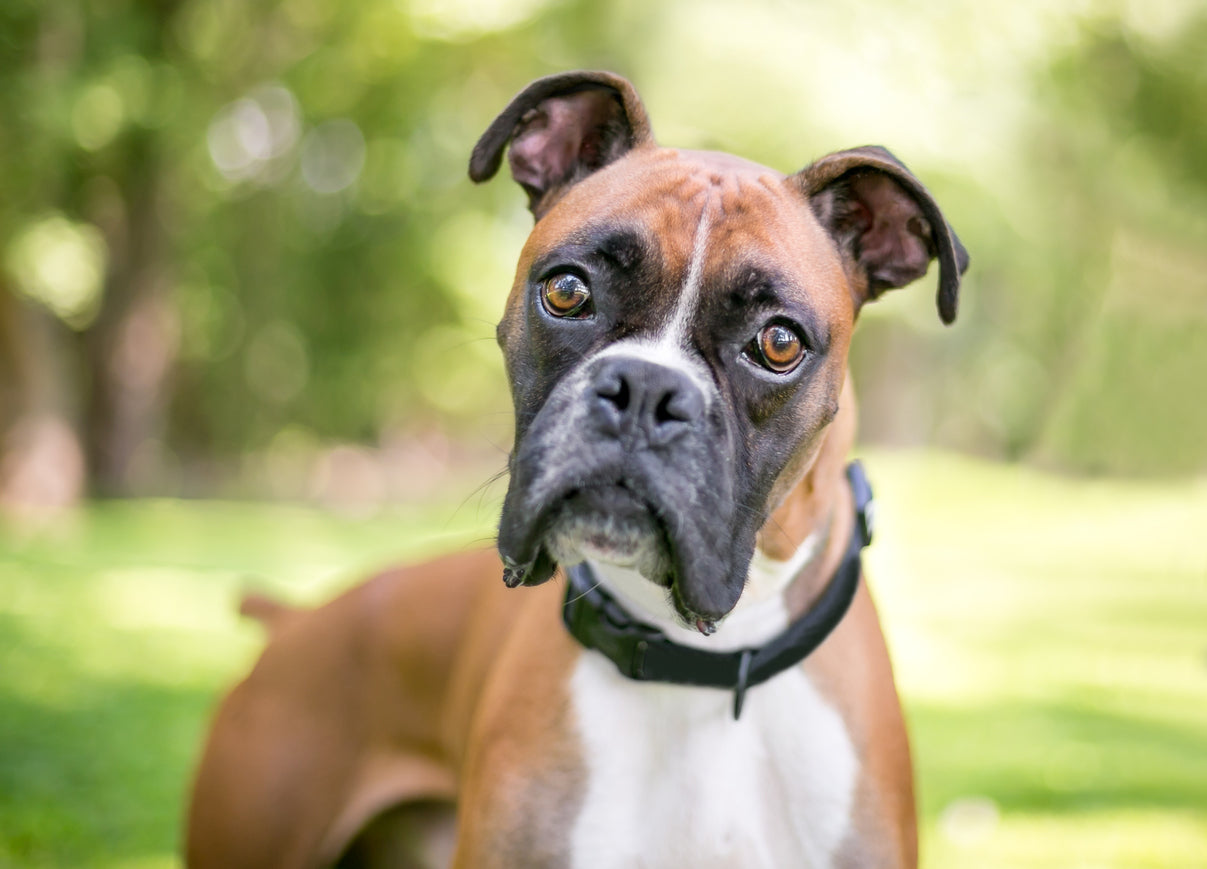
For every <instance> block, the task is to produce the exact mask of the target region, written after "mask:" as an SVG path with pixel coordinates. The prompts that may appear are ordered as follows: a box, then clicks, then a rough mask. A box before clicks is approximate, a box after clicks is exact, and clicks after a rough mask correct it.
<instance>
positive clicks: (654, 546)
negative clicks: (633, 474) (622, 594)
mask: <svg viewBox="0 0 1207 869" xmlns="http://www.w3.org/2000/svg"><path fill="white" fill-rule="evenodd" d="M543 537H544V543H543V545H544V547H545V548H546V549H547V550H548V551H549V553H550V555H551V556H552V557H553V559H554V560H555V561H557V562H559V563H561V564H564V565H567V566H568V565H572V564H576V563H578V562H579V561H582V560H583V559H592V560H595V561H600V562H605V563H607V564H614V565H617V566H618V567H626V568H631V569H633V570H636V571H637V572H638V573H640V574H642V575H643V576H644V577H646V578H647V579H649V580H650V581H651V582H653V583H655V584H656V585H661V586H664V587H668V588H669V587H670V586H671V585H672V583H673V580H674V577H673V562H672V558H671V552H672V547H671V541H670V538H669V537H668V535H667V531H666V526H665V523H664V521H663V519H662V513H661V511H660V510H659V509H658V508H657V507H656V506H655V505H654V504H652V503H651V502H650V501H649V500H647V499H645V498H643V497H641V496H640V495H638V494H637V493H636V492H635V491H633V489H632V488H631V487H630V485H629V484H628V483H626V482H625V481H623V480H618V481H615V482H612V483H608V484H603V485H596V486H591V487H589V488H581V489H574V490H572V491H570V492H569V493H567V495H566V496H565V497H564V498H562V499H561V500H560V502H559V503H557V504H556V505H555V506H554V509H553V510H551V511H550V515H549V519H548V524H547V527H546V529H545V532H544V535H543Z"/></svg>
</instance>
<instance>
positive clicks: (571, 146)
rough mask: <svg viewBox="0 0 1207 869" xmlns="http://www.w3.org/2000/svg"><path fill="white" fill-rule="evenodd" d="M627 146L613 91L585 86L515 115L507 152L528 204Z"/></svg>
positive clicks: (626, 133)
mask: <svg viewBox="0 0 1207 869" xmlns="http://www.w3.org/2000/svg"><path fill="white" fill-rule="evenodd" d="M630 147H632V144H631V142H630V141H629V128H628V125H627V123H625V119H624V109H623V107H622V106H621V104H620V100H618V99H617V98H616V94H615V93H614V92H612V91H610V90H606V89H603V88H591V89H590V90H584V91H579V92H578V93H576V94H570V95H568V96H560V97H550V98H549V99H547V100H545V101H543V102H542V103H540V104H539V105H537V106H536V107H535V108H532V109H529V110H528V112H527V113H525V114H524V116H523V117H522V118H520V123H519V124H518V125H517V127H516V132H515V134H514V135H513V137H512V140H511V148H510V149H509V150H508V152H507V159H508V163H509V164H510V166H511V177H512V178H514V179H515V180H516V183H517V184H519V185H520V186H521V187H523V188H524V190H525V192H527V194H528V200H529V207H531V208H534V209H535V206H536V205H537V204H538V203H539V202H540V200H541V198H542V197H543V196H545V195H546V194H547V193H548V192H549V191H551V190H553V189H554V188H556V187H560V186H565V185H569V184H571V183H573V182H575V181H577V180H579V179H580V178H582V177H585V176H587V175H589V174H590V173H592V172H594V171H596V170H597V169H601V168H602V167H604V166H606V165H607V164H608V163H611V162H612V161H613V160H615V159H616V158H617V157H619V156H621V155H622V154H623V153H624V152H625V151H627V150H629V148H630Z"/></svg>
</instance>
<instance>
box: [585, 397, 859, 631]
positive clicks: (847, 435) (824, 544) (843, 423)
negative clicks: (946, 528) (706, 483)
mask: <svg viewBox="0 0 1207 869" xmlns="http://www.w3.org/2000/svg"><path fill="white" fill-rule="evenodd" d="M854 432H855V400H854V392H853V390H852V387H851V384H850V381H849V378H848V381H847V383H846V384H845V385H844V388H843V391H842V399H841V403H840V409H839V412H838V414H837V416H836V417H835V418H834V420H833V421H832V422H831V423H830V426H829V427H828V429H827V430H826V432H825V434H824V436H823V439H822V442H821V445H820V446H819V448H818V449H817V451H816V453H815V454H814V455H813V456H812V458H811V461H810V462H809V464H808V467H807V469H806V470H805V472H804V474H803V476H802V477H801V479H800V480H799V481H798V482H797V483H796V485H795V486H793V487H792V488H791V490H790V491H789V492H788V494H787V496H786V497H784V498H783V499H782V501H781V502H780V504H779V506H778V507H777V508H776V509H775V510H774V511H773V512H772V514H771V516H770V518H769V519H768V520H767V522H766V523H765V524H764V526H763V528H762V530H761V531H760V532H759V536H758V543H757V545H756V547H755V552H754V557H753V558H752V559H751V562H750V567H749V569H748V571H747V579H746V585H745V588H744V589H743V591H742V596H741V598H739V599H738V603H737V606H735V607H734V609H733V612H731V613H730V614H729V615H728V616H726V617H725V618H724V619H722V620H721V622H720V623H719V624H718V625H717V631H716V633H715V634H713V635H712V636H710V637H705V636H703V635H702V634H700V633H699V631H697V630H696V629H695V628H691V627H689V626H687V625H685V624H683V621H682V620H681V619H680V618H679V617H678V615H677V614H676V611H675V608H674V606H673V605H672V603H671V600H670V592H668V591H667V590H666V589H665V588H662V587H660V586H657V585H655V584H654V583H652V582H650V581H649V580H648V579H647V578H645V577H644V576H642V575H641V574H640V573H638V572H637V571H636V570H633V569H631V568H625V567H618V566H616V565H611V564H604V563H599V562H595V561H589V562H588V564H589V565H590V567H591V570H592V571H593V573H594V575H595V576H596V577H597V578H598V580H599V581H600V582H601V583H603V585H604V586H605V587H606V588H607V589H608V591H609V592H611V593H612V594H613V595H614V596H615V597H616V598H617V599H618V600H619V601H620V603H621V604H622V605H623V606H624V607H625V608H626V609H628V610H629V612H631V613H632V614H633V616H634V617H635V618H637V619H638V620H641V621H644V622H647V623H649V624H651V625H653V626H654V627H657V628H659V629H660V630H661V631H662V632H663V633H664V634H666V636H667V637H669V638H670V639H672V640H674V641H675V642H677V643H680V644H681V645H685V646H693V647H697V648H701V649H711V650H714V651H728V650H731V649H738V648H744V647H748V646H758V645H762V644H763V643H765V642H767V641H768V640H770V639H771V638H772V637H774V636H776V635H777V634H779V633H780V632H781V631H783V630H784V629H785V628H786V627H787V626H788V625H789V624H790V623H791V622H792V621H794V620H795V619H797V618H799V617H800V616H801V615H803V614H804V613H805V611H806V610H808V608H809V606H810V605H811V604H812V603H813V601H814V600H815V599H816V598H817V596H818V595H819V594H821V592H822V590H823V589H824V588H825V587H826V584H827V582H829V580H830V578H831V577H832V576H833V575H834V572H835V571H836V570H837V568H838V564H839V562H840V561H841V560H842V555H843V552H844V551H845V549H846V546H847V541H848V539H849V537H850V535H851V531H852V525H853V513H852V510H853V503H852V499H851V494H850V489H849V488H848V486H847V485H846V482H845V479H844V478H843V473H844V468H845V464H846V457H847V453H848V452H849V450H850V447H851V443H852V441H853V439H854Z"/></svg>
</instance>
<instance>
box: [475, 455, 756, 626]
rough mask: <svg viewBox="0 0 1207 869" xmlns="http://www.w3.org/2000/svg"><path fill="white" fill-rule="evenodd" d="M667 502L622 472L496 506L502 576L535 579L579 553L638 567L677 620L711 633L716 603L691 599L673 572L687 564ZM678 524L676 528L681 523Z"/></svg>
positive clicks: (511, 581) (518, 581) (514, 580)
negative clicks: (530, 504)
mask: <svg viewBox="0 0 1207 869" xmlns="http://www.w3.org/2000/svg"><path fill="white" fill-rule="evenodd" d="M675 524H676V523H675V522H674V520H673V514H672V513H671V511H670V509H669V508H666V507H663V506H661V505H660V504H659V503H658V502H657V500H656V499H655V498H654V497H653V496H652V495H650V494H648V493H646V492H644V491H643V490H642V489H641V487H639V486H638V485H636V484H635V483H634V482H632V481H630V480H627V479H620V478H615V479H603V480H599V481H593V482H591V483H589V484H582V485H577V486H571V487H568V488H566V489H565V490H563V491H562V492H560V493H559V494H558V495H557V496H556V497H553V498H550V499H549V501H548V502H547V504H546V506H544V507H543V508H541V509H537V510H532V509H528V510H508V509H506V508H505V509H504V513H503V520H502V522H501V523H500V529H499V551H500V553H501V554H502V555H503V563H504V581H505V582H506V583H507V584H508V585H509V586H513V587H514V586H518V585H537V584H539V583H542V582H544V581H545V580H547V579H549V578H550V577H551V576H552V574H553V572H554V571H555V570H556V569H557V566H558V565H559V564H560V565H563V566H567V567H569V566H572V565H574V564H577V563H579V562H582V561H584V560H591V561H594V562H597V563H604V564H609V565H615V566H618V567H622V568H626V569H630V570H633V571H635V572H637V573H640V574H641V575H642V576H643V577H645V578H646V579H647V580H649V581H650V582H652V583H654V584H655V585H657V586H660V587H662V588H664V589H666V590H667V592H668V598H669V601H670V603H671V605H672V606H673V607H674V609H675V611H676V613H677V614H678V616H679V618H680V619H681V620H682V622H683V624H684V625H687V626H691V627H695V628H697V629H698V630H700V631H702V632H703V633H706V634H708V633H711V632H712V630H713V629H714V628H715V625H716V622H717V621H718V620H719V619H720V618H721V617H722V616H723V615H724V614H725V612H727V611H728V609H729V608H731V607H732V603H730V604H729V606H726V607H725V609H724V610H720V611H718V610H717V609H716V608H713V607H709V608H708V609H709V610H712V611H707V610H705V607H702V606H700V605H699V604H695V603H694V601H693V600H692V595H691V593H690V590H689V589H687V588H685V587H684V586H683V584H682V583H681V582H680V581H679V577H680V576H682V575H683V574H684V572H685V571H686V570H689V569H690V567H689V566H688V565H686V564H685V563H684V561H685V556H684V552H683V549H682V547H681V546H679V545H677V542H676V540H675V537H674V535H673V530H672V529H673V527H674V526H675ZM681 530H682V529H681Z"/></svg>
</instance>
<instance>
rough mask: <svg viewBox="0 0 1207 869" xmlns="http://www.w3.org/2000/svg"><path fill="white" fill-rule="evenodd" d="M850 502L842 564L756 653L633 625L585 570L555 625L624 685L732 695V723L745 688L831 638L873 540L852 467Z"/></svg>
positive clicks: (571, 580)
mask: <svg viewBox="0 0 1207 869" xmlns="http://www.w3.org/2000/svg"><path fill="white" fill-rule="evenodd" d="M847 480H848V481H849V482H850V484H851V491H852V494H853V495H854V498H855V525H854V528H853V529H852V530H851V539H850V541H849V542H848V543H847V551H846V552H845V553H844V554H843V557H842V563H841V564H839V565H838V570H837V571H835V573H834V576H833V577H832V578H831V579H830V582H829V584H828V585H827V586H826V588H825V591H823V592H822V593H821V596H820V597H819V598H818V599H817V601H816V602H815V603H814V604H813V606H812V607H810V608H809V610H808V611H807V612H806V613H805V614H804V615H803V616H801V617H800V618H799V619H797V620H796V621H795V622H793V623H792V624H790V625H788V627H787V628H785V629H784V631H783V632H782V633H781V634H779V636H776V637H774V638H772V639H771V640H770V641H768V642H767V643H766V644H764V645H763V646H760V647H758V648H748V649H736V650H734V651H732V652H710V651H706V650H704V649H697V648H692V647H690V646H681V645H679V644H678V643H675V642H673V641H672V640H671V639H670V638H669V637H667V636H666V634H664V633H662V631H660V630H659V629H658V628H655V627H653V626H652V625H647V624H644V623H643V622H639V621H637V620H636V619H634V618H633V617H632V616H631V615H629V613H628V612H626V611H625V609H624V608H623V607H622V606H621V605H620V604H619V603H618V602H617V601H616V599H615V598H614V597H612V595H610V594H608V592H607V591H605V590H604V589H603V587H602V586H601V585H600V584H599V582H597V581H596V580H595V579H594V578H593V577H592V575H591V572H590V568H588V567H587V566H586V564H585V563H584V564H577V565H575V566H574V567H572V568H570V569H569V570H567V571H566V576H567V579H568V582H567V583H566V601H565V603H564V604H563V606H562V619H563V620H564V621H565V623H566V627H567V628H568V629H569V630H570V633H571V634H573V635H574V638H575V639H577V640H578V641H579V643H581V644H582V645H583V646H585V647H586V648H588V649H596V650H598V651H600V652H602V653H603V654H604V655H606V656H607V657H608V658H610V659H611V661H612V663H614V664H615V665H616V668H617V669H618V670H620V672H621V673H622V674H624V675H625V676H628V677H629V678H630V679H637V680H639V681H643V682H672V683H674V684H677V685H700V686H705V687H709V688H724V689H727V690H732V691H733V692H734V694H733V717H734V719H735V720H736V719H737V718H738V716H740V715H741V714H742V701H743V700H744V699H745V696H746V689H747V688H750V687H752V686H754V685H759V684H761V683H763V682H766V681H767V680H768V679H770V678H771V677H772V676H775V675H777V674H778V673H781V672H783V671H784V670H787V669H788V668H789V667H792V666H794V665H795V664H798V663H800V662H801V661H803V660H804V659H805V657H806V656H808V655H809V653H811V652H812V651H813V650H814V649H816V648H817V647H818V646H820V645H821V644H822V642H823V641H824V640H825V639H826V637H828V636H829V635H830V632H831V631H833V630H834V628H835V627H837V626H838V623H839V622H841V621H842V618H843V616H845V615H846V613H847V610H848V609H849V608H850V606H851V601H852V600H853V599H854V597H855V590H856V589H857V588H858V586H859V575H860V573H862V569H861V565H860V559H859V555H860V552H861V551H862V550H863V548H864V547H865V546H867V545H868V544H869V543H871V542H872V515H873V510H872V508H873V507H874V504H873V503H872V489H871V486H869V485H868V480H867V477H866V476H865V475H864V473H863V468H862V466H861V465H860V464H859V462H851V463H850V464H849V465H847Z"/></svg>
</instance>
